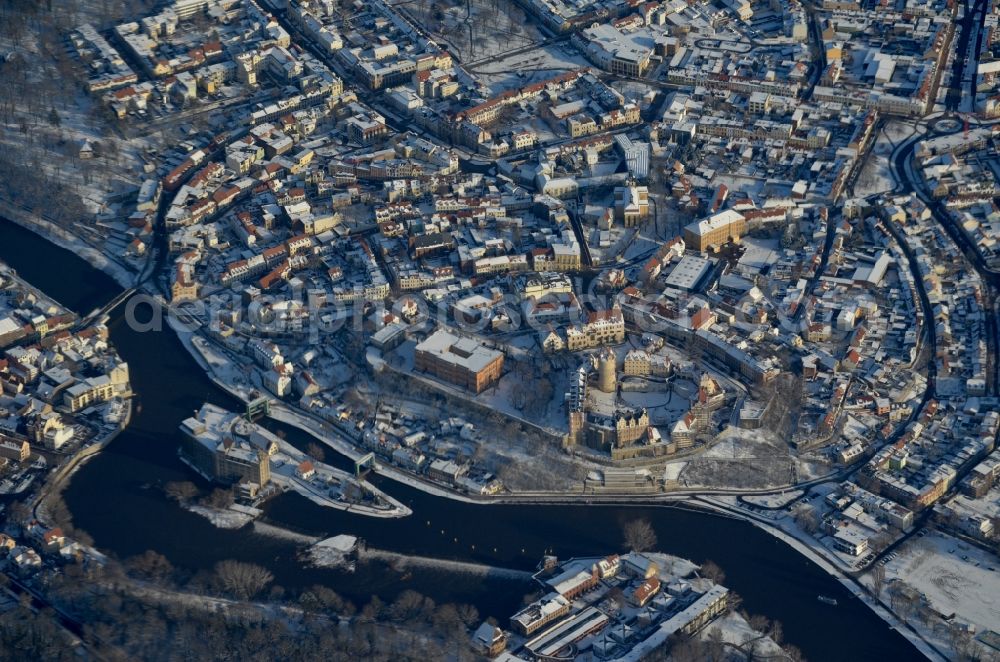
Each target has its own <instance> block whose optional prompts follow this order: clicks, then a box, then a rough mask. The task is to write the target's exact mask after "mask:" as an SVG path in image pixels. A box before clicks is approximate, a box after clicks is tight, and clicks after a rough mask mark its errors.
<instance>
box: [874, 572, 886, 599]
mask: <svg viewBox="0 0 1000 662" xmlns="http://www.w3.org/2000/svg"><path fill="white" fill-rule="evenodd" d="M871 575H872V595H873V596H875V599H876V600H881V599H882V590H883V589H884V588H885V566H884V565H881V564H876V565H875V567H873V568H872V571H871Z"/></svg>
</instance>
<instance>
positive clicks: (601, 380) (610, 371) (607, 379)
mask: <svg viewBox="0 0 1000 662" xmlns="http://www.w3.org/2000/svg"><path fill="white" fill-rule="evenodd" d="M617 385H618V374H617V372H616V369H615V353H614V352H613V351H611V350H610V349H605V350H604V351H602V352H601V355H600V358H598V360H597V388H599V389H600V390H602V391H604V392H605V393H614V392H615V388H616V387H617Z"/></svg>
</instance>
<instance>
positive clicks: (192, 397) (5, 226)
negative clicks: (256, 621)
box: [0, 221, 921, 661]
mask: <svg viewBox="0 0 1000 662" xmlns="http://www.w3.org/2000/svg"><path fill="white" fill-rule="evenodd" d="M0 259H2V260H3V261H5V262H7V263H8V264H10V265H11V266H12V267H14V268H15V269H16V270H17V271H18V273H19V274H20V275H21V276H22V277H23V278H25V279H26V280H27V281H29V282H30V283H31V284H33V285H35V286H36V287H38V288H39V289H41V290H42V291H44V292H45V293H47V294H48V295H50V296H52V297H53V298H55V299H56V300H58V301H59V302H60V303H62V304H63V305H65V306H67V307H68V308H70V309H72V310H75V311H76V312H78V313H82V314H86V313H87V312H90V311H91V310H92V309H94V308H96V307H98V306H100V305H101V304H103V303H105V302H107V301H109V300H111V299H112V298H114V296H115V294H117V293H118V292H120V291H121V288H120V287H119V286H118V285H117V284H116V283H115V282H114V281H113V280H111V279H110V278H109V277H107V276H105V275H104V274H103V273H101V272H100V271H98V270H96V269H94V268H92V267H91V266H90V265H89V264H87V263H86V262H85V261H83V260H82V259H81V258H79V257H78V256H77V255H75V254H73V253H71V252H69V251H66V250H63V249H61V248H59V247H57V246H55V245H53V244H51V243H49V242H48V241H46V240H44V239H42V238H41V237H39V236H37V235H35V234H33V233H31V232H28V231H26V230H24V229H22V228H20V227H18V226H16V225H14V224H13V223H10V222H7V221H0ZM122 309H123V307H119V308H118V310H117V311H116V314H115V316H114V319H113V320H112V321H111V322H110V323H109V327H110V330H111V340H112V342H113V343H114V344H115V346H116V347H117V349H118V352H119V353H120V354H121V356H122V357H123V358H124V359H125V360H126V361H127V362H128V364H129V369H130V374H131V378H132V384H133V387H134V390H135V391H136V393H137V394H138V401H137V404H139V405H140V407H139V408H138V411H137V412H136V413H135V415H134V416H133V418H132V423H131V425H130V426H129V427H128V429H127V430H125V431H124V432H123V433H122V434H121V435H120V436H119V437H118V438H117V439H116V440H115V441H113V442H112V443H111V444H110V445H109V446H108V448H107V449H106V450H105V451H104V452H102V453H101V454H99V455H98V456H96V457H95V458H94V459H92V460H90V461H89V462H87V463H86V464H85V465H84V466H83V467H82V468H81V469H80V470H79V471H78V472H77V473H76V474H75V475H74V477H73V479H72V481H71V483H70V484H69V486H68V487H67V489H66V491H65V494H64V496H65V499H66V502H67V504H68V506H69V508H70V511H71V512H72V515H73V520H74V524H75V525H76V526H77V527H79V528H81V529H83V530H85V531H87V532H88V533H89V534H90V535H91V536H92V537H93V539H94V542H95V545H96V546H97V547H98V548H100V549H102V550H103V551H106V552H108V553H111V554H113V555H115V556H117V557H119V558H121V559H126V558H128V557H130V556H133V555H136V554H140V553H142V552H144V551H145V550H147V549H154V550H156V551H158V552H160V553H162V554H163V555H165V556H166V557H167V558H168V559H169V560H170V561H171V563H173V564H174V566H175V567H176V568H178V569H180V570H181V571H183V572H186V573H190V574H194V573H197V572H199V571H202V570H206V569H209V568H211V567H212V565H213V564H214V563H216V562H217V561H219V560H222V559H227V558H235V559H240V560H245V561H252V562H257V563H260V564H262V565H266V566H267V567H268V568H270V569H271V570H272V572H273V573H274V575H275V582H276V584H278V585H281V586H283V587H285V588H286V589H289V590H291V591H297V590H299V589H301V588H303V587H306V586H310V585H312V584H316V583H322V584H325V585H328V586H329V587H331V588H333V589H334V590H336V591H337V592H338V593H340V594H342V595H344V596H346V597H349V598H352V599H353V600H354V601H355V602H356V603H358V604H359V605H361V604H364V602H366V601H367V599H368V597H369V596H370V595H372V594H376V595H378V596H379V597H381V598H382V599H383V600H391V599H393V597H394V596H395V595H396V594H397V593H398V592H400V591H401V590H403V589H407V588H410V589H413V590H416V591H419V592H421V593H423V594H425V595H428V596H430V597H431V598H433V599H434V600H435V601H436V602H438V603H443V602H467V603H470V604H474V605H475V606H476V607H477V608H478V609H479V611H480V613H481V614H482V615H484V616H486V615H492V616H496V617H497V618H498V619H500V621H501V622H505V621H506V617H507V616H509V615H510V614H511V613H513V611H514V610H515V609H516V608H517V607H518V605H519V604H520V600H521V597H522V596H523V595H524V594H526V593H528V592H530V591H532V590H534V587H533V586H531V585H530V584H526V583H521V582H515V581H510V580H500V579H489V578H483V577H475V576H467V575H454V574H450V573H446V572H444V571H431V570H423V569H422V570H414V571H413V572H411V573H407V574H405V575H403V576H402V577H401V576H400V575H399V574H398V573H396V572H394V571H393V570H391V569H390V568H387V567H385V566H383V565H379V564H370V565H360V564H359V566H358V571H357V572H355V573H345V572H340V571H334V570H328V569H317V568H310V567H305V566H303V564H302V563H301V562H300V561H299V560H298V559H297V558H296V555H297V552H298V549H299V548H298V546H297V545H296V544H295V543H293V542H291V541H288V540H285V539H280V538H275V537H268V536H262V535H258V534H255V533H253V532H252V531H250V530H249V529H241V530H237V531H232V530H222V529H218V528H216V527H214V526H212V525H211V524H210V523H209V522H208V521H207V520H205V519H203V518H202V517H200V516H198V515H195V514H193V513H190V512H188V511H186V510H184V509H183V508H181V507H180V506H178V505H177V504H176V503H174V502H173V501H171V500H169V499H168V498H167V497H166V496H165V495H164V494H163V490H162V486H163V485H164V483H166V482H168V481H172V480H192V481H194V482H196V483H198V484H199V485H200V486H201V487H203V488H205V487H207V485H205V484H204V482H203V481H200V480H199V479H197V477H196V476H194V474H193V472H191V471H190V470H189V469H187V467H186V466H185V465H184V464H183V463H181V462H180V460H179V459H178V458H177V453H176V449H177V446H178V444H179V432H178V430H177V426H178V425H179V423H180V421H181V420H182V419H184V418H185V417H187V416H190V415H191V413H192V412H193V411H194V410H195V409H197V408H198V407H199V406H200V405H201V404H202V402H204V401H210V402H214V403H216V404H219V405H221V406H228V407H231V408H234V407H238V406H239V405H238V404H237V403H236V402H235V401H234V400H233V399H232V398H230V397H229V396H228V395H227V394H225V393H223V392H221V391H220V390H219V389H218V388H216V387H215V386H214V385H213V384H212V383H211V382H210V381H209V380H208V379H207V378H206V377H205V376H204V375H203V373H202V371H201V369H200V368H199V366H198V365H197V363H195V362H194V360H193V359H192V358H191V357H190V356H189V355H188V353H187V352H186V351H185V350H184V348H183V346H182V345H181V344H180V342H179V341H178V340H177V338H176V336H175V335H174V334H173V332H172V331H170V330H169V328H167V329H165V330H164V331H161V332H147V333H139V332H136V331H134V330H132V329H130V328H129V327H128V325H126V324H125V323H124V321H123V319H122V317H123V315H122ZM273 427H275V428H283V429H285V430H286V431H287V433H288V438H289V440H290V441H292V442H293V443H295V444H296V445H300V446H301V445H302V444H305V443H307V442H308V440H309V437H308V435H306V434H304V433H302V432H300V431H298V430H295V429H293V428H288V427H286V426H281V425H278V424H275V425H274V426H273ZM331 455H333V453H332V451H330V452H328V456H331ZM328 461H330V462H332V463H334V464H337V465H339V466H342V467H349V463H348V462H347V460H346V458H331V457H328ZM373 482H375V483H376V484H377V485H378V486H379V487H380V488H382V489H383V490H385V491H387V492H389V493H391V494H392V495H393V496H394V497H396V498H397V499H399V500H400V501H402V502H404V503H406V504H407V505H408V506H410V508H412V509H413V513H414V514H413V515H412V516H410V517H407V518H402V519H393V520H386V519H376V518H366V517H363V516H357V515H352V514H350V513H346V512H343V511H339V510H334V509H328V508H322V507H320V506H317V505H316V504H314V503H312V502H311V501H309V500H307V499H305V498H302V497H299V496H297V495H295V494H285V495H282V496H280V497H278V498H276V499H274V500H272V501H271V502H269V503H268V504H267V505H266V507H265V512H266V518H267V519H268V521H270V522H271V523H274V524H277V525H280V526H285V527H287V528H289V529H293V530H295V531H298V532H301V533H306V534H308V535H336V534H340V533H348V534H352V535H357V536H361V537H362V538H364V539H365V540H367V541H368V544H369V545H370V546H372V547H377V548H380V549H386V550H390V551H394V552H401V553H408V554H418V555H422V556H433V557H441V558H449V559H458V560H464V561H475V562H479V563H485V564H491V565H496V566H506V567H512V568H519V569H530V568H533V567H534V565H535V564H536V563H537V562H538V560H539V559H540V557H541V555H542V554H543V553H546V552H549V553H554V554H556V555H558V556H559V557H561V558H566V557H570V556H574V555H598V554H605V553H609V552H612V551H617V550H618V549H620V547H621V525H622V523H623V522H625V521H627V520H628V519H631V518H636V517H648V518H649V519H650V521H651V522H652V523H653V525H654V527H655V529H656V534H657V537H658V539H659V548H660V550H661V551H663V552H666V553H670V554H675V555H677V556H681V557H684V558H688V559H691V560H693V561H695V562H704V561H706V560H709V559H710V560H712V561H715V562H716V563H717V564H718V565H719V566H721V567H722V569H723V570H724V571H725V573H726V580H725V582H724V583H725V584H726V586H728V587H730V588H731V589H732V590H734V591H735V592H736V593H738V594H739V595H740V596H741V597H742V598H743V606H744V608H745V609H746V610H747V611H748V612H750V613H752V614H764V615H766V616H767V617H768V618H771V619H776V620H779V621H781V623H782V624H783V625H784V634H785V640H786V641H788V642H789V643H792V644H794V645H796V646H798V647H799V648H800V649H801V650H802V651H803V653H804V654H805V656H806V657H807V658H808V659H809V660H814V661H817V660H904V659H921V656H920V655H919V653H918V652H917V651H916V650H915V649H914V648H913V646H912V645H911V644H910V643H909V642H907V641H906V639H905V638H904V637H902V636H901V635H900V634H898V633H897V632H895V631H893V630H891V629H890V628H889V627H888V625H886V624H885V623H884V622H883V621H882V620H881V619H879V618H878V617H877V616H876V615H875V614H874V613H873V612H872V611H871V610H869V609H868V608H867V607H866V606H865V605H864V604H863V603H862V602H860V601H859V600H857V599H856V598H854V597H853V596H852V595H851V594H850V592H849V591H847V590H846V589H845V588H844V587H843V586H841V585H840V583H839V582H837V581H836V580H834V579H833V578H832V577H830V576H829V575H828V574H827V573H825V572H824V571H823V570H821V569H820V568H819V567H818V566H816V565H815V564H813V563H812V562H810V561H808V560H807V559H805V558H804V557H802V556H801V555H799V554H798V553H797V552H795V551H794V550H793V549H792V548H790V547H788V546H787V545H785V544H784V543H782V542H780V541H778V540H776V539H775V538H773V537H771V536H769V535H768V534H767V533H765V532H763V531H761V530H759V529H757V528H756V527H754V526H752V525H750V524H748V523H746V522H743V521H740V520H735V519H731V518H727V517H721V516H716V515H712V514H707V513H700V512H691V511H687V510H681V509H678V508H672V507H663V506H655V505H641V504H639V503H638V501H639V500H637V505H636V506H596V505H580V506H558V505H552V506H549V505H543V506H538V505H476V504H468V503H464V502H459V501H454V500H451V499H446V498H442V497H435V496H431V495H428V494H426V493H423V492H421V491H419V490H416V489H414V488H411V487H409V486H406V485H403V484H400V483H397V482H395V481H392V480H390V479H387V478H384V477H375V478H373ZM817 594H824V595H829V596H833V597H836V598H837V599H838V601H839V606H837V607H831V606H828V605H825V604H823V603H821V602H819V601H817V599H816V596H817Z"/></svg>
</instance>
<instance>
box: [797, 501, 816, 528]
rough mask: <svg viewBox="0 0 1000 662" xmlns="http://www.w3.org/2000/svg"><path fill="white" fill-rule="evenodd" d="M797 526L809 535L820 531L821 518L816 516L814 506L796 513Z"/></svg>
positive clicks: (800, 509) (804, 507)
mask: <svg viewBox="0 0 1000 662" xmlns="http://www.w3.org/2000/svg"><path fill="white" fill-rule="evenodd" d="M795 524H796V525H797V526H798V527H799V528H800V529H802V530H803V531H805V532H806V533H808V534H809V535H812V534H814V533H816V532H817V531H819V516H818V515H817V514H816V509H815V508H813V507H812V506H802V507H801V508H799V510H798V512H796V513H795Z"/></svg>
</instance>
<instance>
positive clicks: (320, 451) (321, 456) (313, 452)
mask: <svg viewBox="0 0 1000 662" xmlns="http://www.w3.org/2000/svg"><path fill="white" fill-rule="evenodd" d="M306 455H308V456H309V457H311V458H312V459H314V460H317V461H319V462H325V461H326V450H325V449H324V448H323V447H322V446H320V445H319V444H317V443H316V442H315V441H310V442H309V445H308V446H306Z"/></svg>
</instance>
